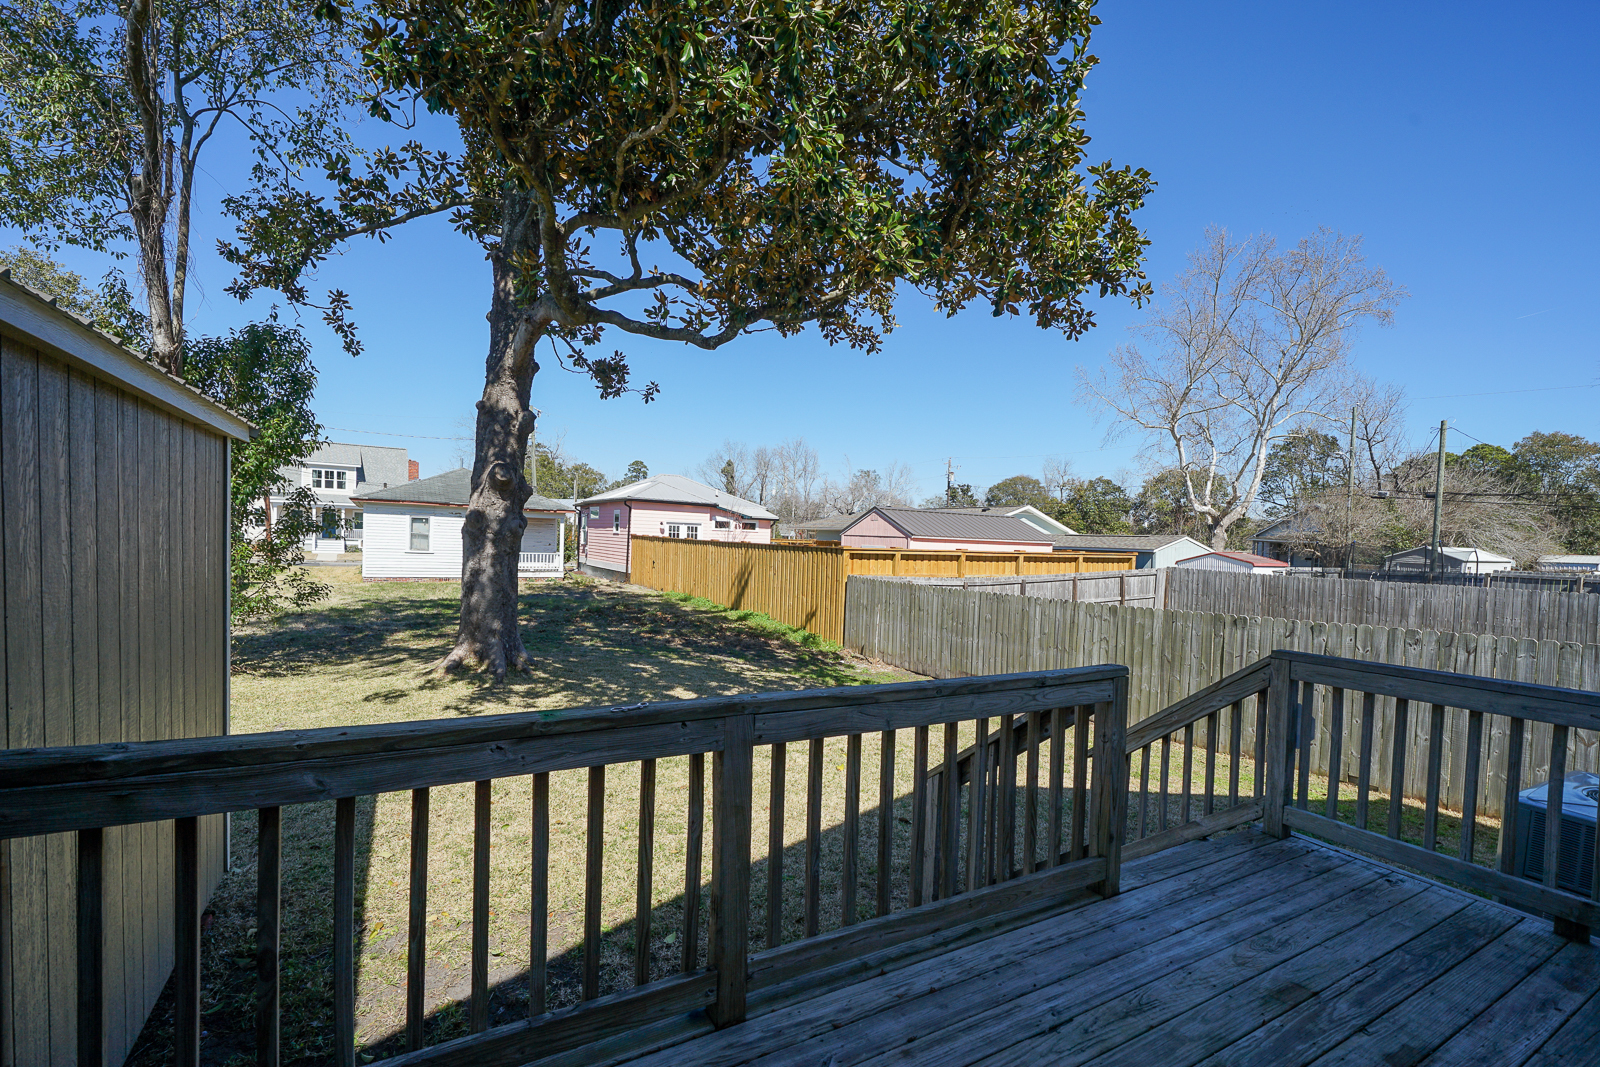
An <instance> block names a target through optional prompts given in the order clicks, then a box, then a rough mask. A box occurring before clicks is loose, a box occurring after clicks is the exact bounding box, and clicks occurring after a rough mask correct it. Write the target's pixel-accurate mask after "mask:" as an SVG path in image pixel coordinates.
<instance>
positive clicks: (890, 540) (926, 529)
mask: <svg viewBox="0 0 1600 1067" xmlns="http://www.w3.org/2000/svg"><path fill="white" fill-rule="evenodd" d="M839 542H840V544H843V545H846V546H848V547H850V548H902V549H906V548H909V549H924V550H930V551H937V552H1049V551H1051V550H1052V549H1053V548H1054V547H1055V543H1054V541H1053V540H1052V539H1051V538H1050V536H1049V535H1048V534H1046V533H1045V532H1044V531H1043V530H1041V529H1039V527H1037V526H1035V525H1033V524H1032V523H1028V522H1024V521H1023V520H1022V519H1019V518H1017V517H1016V516H1014V515H1001V514H997V513H994V512H983V511H969V510H965V509H961V510H957V509H953V508H952V509H949V510H945V509H940V508H872V509H871V510H869V511H867V512H864V513H863V514H862V515H861V516H860V517H859V518H857V519H856V520H855V521H854V522H852V523H851V524H850V525H849V526H846V527H845V528H844V529H843V530H841V531H840V533H839Z"/></svg>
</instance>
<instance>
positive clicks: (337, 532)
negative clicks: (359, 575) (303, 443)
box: [267, 441, 417, 558]
mask: <svg viewBox="0 0 1600 1067" xmlns="http://www.w3.org/2000/svg"><path fill="white" fill-rule="evenodd" d="M278 474H279V475H281V476H282V477H283V478H284V480H285V481H287V482H288V483H289V484H290V486H294V487H299V488H303V489H309V490H311V495H312V496H314V497H316V498H317V508H318V512H319V517H320V518H321V520H322V529H321V530H320V531H319V532H318V534H317V536H315V537H308V538H307V539H306V551H307V552H309V553H313V554H315V555H317V556H318V557H321V558H333V557H334V556H336V555H337V554H338V553H340V552H343V551H344V550H345V548H346V545H347V543H350V544H360V543H361V539H362V534H363V529H362V527H363V524H364V517H363V515H362V513H361V507H360V505H359V504H357V503H356V500H355V498H356V497H358V496H360V495H361V494H364V493H370V492H373V491H375V490H380V489H387V488H389V487H391V486H397V485H404V484H405V483H406V482H408V481H411V480H413V479H415V478H416V477H417V463H416V461H415V460H413V459H408V458H407V457H406V450H405V449H403V448H383V447H380V446H377V445H352V444H345V443H342V442H337V441H334V442H329V443H328V444H325V445H323V446H322V447H320V448H318V449H317V450H316V451H315V452H313V453H311V455H309V456H307V457H306V459H305V461H304V462H303V463H300V464H298V465H296V466H293V467H279V468H278ZM284 502H285V496H284V494H282V493H273V494H272V495H271V496H270V497H269V498H268V504H267V518H268V521H269V522H274V523H275V522H277V521H278V519H279V518H280V517H281V516H282V514H283V506H284Z"/></svg>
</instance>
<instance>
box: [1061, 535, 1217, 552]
mask: <svg viewBox="0 0 1600 1067" xmlns="http://www.w3.org/2000/svg"><path fill="white" fill-rule="evenodd" d="M1187 536H1188V535H1187V534H1072V535H1071V536H1058V537H1053V538H1051V540H1052V541H1054V542H1055V543H1056V544H1057V545H1058V546H1060V547H1061V548H1077V549H1083V550H1084V551H1091V550H1093V549H1097V548H1098V549H1103V550H1105V551H1108V552H1154V551H1156V550H1157V549H1161V548H1166V547H1167V546H1168V545H1170V544H1172V543H1173V542H1175V541H1182V540H1183V539H1184V538H1185V537H1187Z"/></svg>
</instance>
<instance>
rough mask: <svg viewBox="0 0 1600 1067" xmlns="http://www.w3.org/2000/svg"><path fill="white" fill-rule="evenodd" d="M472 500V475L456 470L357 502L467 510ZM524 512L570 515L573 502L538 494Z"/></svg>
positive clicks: (405, 484) (375, 493) (373, 492)
mask: <svg viewBox="0 0 1600 1067" xmlns="http://www.w3.org/2000/svg"><path fill="white" fill-rule="evenodd" d="M330 462H331V461H330ZM471 497H472V472H471V471H470V470H468V469H467V468H465V467H457V468H456V469H455V470H453V471H445V472H444V473H443V474H435V475H434V476H433V477H432V478H418V479H417V480H416V481H414V482H405V483H404V484H402V485H394V486H390V487H389V488H388V489H375V490H373V491H372V492H370V493H363V494H362V495H361V496H359V497H357V498H356V499H358V500H370V501H372V502H374V503H378V502H380V501H381V502H389V503H398V504H446V505H453V506H456V507H463V508H464V507H466V506H467V504H469V503H470V502H471ZM522 510H523V511H571V510H572V501H570V500H551V499H550V498H549V497H544V496H540V495H539V494H537V493H535V494H534V495H533V496H530V497H529V498H528V502H527V503H526V504H524V505H523V506H522Z"/></svg>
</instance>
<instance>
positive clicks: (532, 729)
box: [0, 666, 1127, 1067]
mask: <svg viewBox="0 0 1600 1067" xmlns="http://www.w3.org/2000/svg"><path fill="white" fill-rule="evenodd" d="M1126 710H1127V670H1126V668H1123V667H1116V666H1109V667H1091V668H1082V669H1076V670H1065V671H1045V672H1038V673H1032V674H1017V675H1004V676H994V677H985V678H967V679H955V680H948V681H932V682H914V683H904V684H896V685H885V686H870V687H854V688H843V689H831V690H815V691H809V692H801V693H777V694H764V695H760V696H751V697H727V698H716V699H705V700H692V701H685V702H680V703H670V704H658V705H631V706H628V707H621V708H601V709H596V710H587V711H575V712H568V713H563V714H560V715H550V714H549V713H525V714H512V715H501V716H493V717H489V718H485V719H479V720H472V721H462V720H441V721H434V722H419V723H396V724H389V725H380V726H367V727H350V728H330V729H322V730H311V731H301V732H290V733H276V734H255V735H245V736H234V737H210V738H191V739H186V740H181V741H168V742H146V743H135V744H122V745H101V746H84V747H74V748H55V749H48V750H17V751H11V752H6V753H0V783H3V787H0V840H3V839H7V838H17V837H26V836H32V835H40V834H48V833H65V832H71V833H75V834H76V835H77V849H78V856H79V864H78V880H79V884H78V888H77V901H78V912H77V914H78V946H79V953H78V958H79V961H80V966H79V970H78V1012H79V1019H80V1025H79V1028H78V1034H79V1054H78V1062H79V1063H80V1064H84V1065H94V1064H99V1063H101V1062H102V1060H103V1055H102V1047H101V1040H102V1039H101V1032H102V1027H100V1026H99V1025H96V1021H97V1020H99V1019H101V1017H102V1014H103V1012H104V1011H105V1003H104V967H105V962H106V961H104V960H103V959H102V955H101V953H102V946H103V924H102V916H101V900H102V885H101V881H100V880H101V878H102V869H101V864H100V863H99V862H98V861H99V857H100V855H101V848H102V840H103V833H102V831H103V828H104V827H108V826H118V825H128V824H134V823H142V822H153V821H160V820H169V819H170V820H174V822H175V834H176V836H175V839H176V848H175V850H174V852H175V857H176V859H175V864H174V870H173V878H174V880H175V889H176V892H175V893H174V894H173V899H174V901H175V910H176V921H177V954H176V959H177V962H176V965H175V970H174V977H175V981H174V990H175V993H176V1008H175V1016H176V1022H177V1032H176V1035H175V1045H176V1048H177V1060H178V1062H179V1063H180V1064H195V1063H197V1062H198V1060H199V1050H200V1040H201V1033H200V1003H201V1002H200V995H201V953H200V929H201V928H200V918H201V908H202V906H203V903H204V902H203V901H202V900H201V899H200V893H199V874H198V859H197V851H196V848H195V847H194V845H195V840H196V826H197V819H198V818H199V817H200V816H203V815H209V814H213V813H218V812H227V811H243V810H250V809H255V810H256V811H257V812H258V819H257V825H258V835H259V836H258V847H259V861H258V864H257V878H258V884H257V919H256V947H255V953H256V972H257V980H258V981H257V996H256V1020H255V1022H256V1060H257V1062H258V1063H261V1064H276V1063H277V1062H278V1053H279V1047H278V1042H279V1034H278V1028H279V1018H278V1011H279V995H280V987H279V952H280V938H281V930H280V918H279V917H280V906H281V882H282V873H283V872H282V862H281V857H282V826H283V821H282V808H283V806H284V805H290V804H303V803H308V802H316V801H334V802H335V820H334V832H333V840H332V842H331V843H332V847H333V858H334V871H333V877H334V885H333V915H334V930H333V952H332V969H333V978H334V981H333V994H334V995H333V1005H332V1029H333V1032H334V1035H335V1040H334V1043H333V1048H334V1054H335V1060H336V1062H337V1063H340V1064H352V1065H353V1064H354V1062H355V1060H356V1044H355V1005H356V958H357V951H356V950H357V945H356V940H355V930H356V924H355V918H356V916H355V908H356V881H355V878H356V875H355V871H356V866H357V864H356V860H357V857H356V837H357V835H356V798H358V797H361V796H369V795H372V794H376V793H387V792H395V791H409V792H410V794H411V833H410V877H409V915H410V920H409V921H410V925H409V930H408V934H407V943H408V950H407V969H406V992H405V1005H406V1007H405V1020H406V1021H405V1033H406V1035H407V1040H408V1047H409V1051H407V1052H406V1053H404V1054H402V1055H400V1056H399V1057H397V1058H394V1059H391V1060H390V1061H389V1062H392V1063H395V1064H405V1065H417V1064H434V1063H451V1064H460V1063H468V1062H470V1063H471V1064H472V1065H473V1067H492V1065H496V1064H520V1063H523V1062H526V1061H527V1060H529V1059H531V1058H533V1057H534V1056H536V1055H547V1054H551V1053H554V1052H556V1051H560V1050H562V1049H567V1048H572V1047H576V1046H578V1045H581V1044H585V1043H587V1042H589V1041H593V1040H596V1039H598V1038H601V1037H603V1036H605V1035H607V1034H609V1033H615V1032H620V1031H624V1030H631V1029H633V1028H635V1027H638V1026H641V1025H644V1024H646V1023H649V1022H650V1021H652V1020H658V1019H663V1018H666V1017H668V1016H672V1015H677V1014H680V1013H683V1012H687V1011H691V1010H695V1009H700V1008H704V1009H705V1010H706V1012H707V1013H708V1015H709V1016H710V1018H711V1019H712V1020H713V1021H714V1022H715V1023H716V1024H717V1025H719V1026H725V1025H728V1024H731V1023H735V1022H738V1021H740V1020H741V1019H743V1018H744V1017H745V1014H746V1011H747V1000H748V998H749V997H750V996H751V994H752V993H757V994H760V993H761V992H762V991H764V990H772V989H775V988H776V987H778V986H780V985H782V984H784V983H790V982H794V981H795V980H797V979H798V980H802V981H816V980H819V976H826V975H827V974H830V973H831V974H842V973H846V972H849V971H850V970H851V968H852V967H855V968H859V967H860V966H864V965H865V964H864V963H863V961H864V960H869V959H870V954H871V953H873V952H876V951H879V950H881V949H884V948H886V947H889V946H893V945H897V944H901V943H903V942H905V941H908V940H911V939H915V938H918V937H922V936H925V935H927V934H930V933H934V932H941V931H948V930H949V929H950V928H951V927H953V926H956V925H959V924H962V923H968V922H973V921H975V920H980V919H983V918H985V917H986V916H993V915H996V914H1001V913H1007V914H1019V913H1023V912H1026V911H1027V910H1028V909H1029V908H1030V907H1031V908H1040V907H1048V906H1053V905H1054V904H1056V903H1059V902H1060V901H1061V900H1063V899H1065V898H1066V897H1067V896H1068V895H1069V894H1071V893H1073V892H1076V891H1082V890H1094V891H1099V892H1101V893H1103V894H1106V895H1110V894H1114V893H1115V892H1116V891H1117V887H1118V880H1119V871H1120V862H1121V860H1120V852H1119V849H1120V847H1121V840H1122V834H1121V833H1120V830H1119V828H1120V827H1121V826H1122V824H1123V821H1124V817H1125V804H1126V797H1125V793H1124V792H1123V786H1124V784H1125V779H1124V778H1123V776H1122V775H1121V774H1120V773H1118V771H1119V769H1125V768H1126V766H1127V762H1126V757H1125V754H1124V752H1123V739H1124V736H1125V732H1126ZM990 720H995V725H996V727H997V729H996V731H995V732H994V733H993V734H991V733H990V732H989V724H990ZM969 723H970V725H968V724H969ZM935 728H937V729H938V733H937V735H935V733H934V732H933V731H934V730H935ZM906 730H909V731H911V732H912V734H911V745H910V746H909V747H910V748H911V764H912V765H911V768H910V775H909V781H910V783H911V791H912V802H913V803H912V806H911V821H912V824H913V825H912V828H911V848H910V856H909V862H906V863H903V864H902V863H898V862H896V855H895V853H894V851H893V850H892V849H891V847H890V842H891V841H892V839H893V837H894V836H895V834H894V831H895V824H896V821H897V816H896V814H895V805H896V801H897V796H898V793H897V789H898V787H897V784H896V778H897V774H896V770H897V768H903V767H904V764H903V760H904V752H903V750H902V751H900V752H897V744H896V742H897V732H898V731H906ZM1091 732H1092V735H1093V736H1092V746H1091V744H1090V734H1091ZM871 735H876V737H877V748H878V765H879V772H878V778H879V795H878V811H877V819H878V823H879V826H878V829H879V833H878V851H877V855H876V857H875V862H870V861H868V858H866V857H863V856H862V855H861V854H860V850H859V848H858V840H859V837H860V836H861V835H860V828H861V826H862V823H863V818H862V815H863V813H862V811H861V792H862V789H861V785H862V761H863V759H864V756H865V754H864V752H863V748H864V745H865V744H866V743H868V742H867V739H868V738H869V737H870V736H871ZM935 736H937V738H938V740H939V742H940V743H941V748H942V753H941V754H942V760H941V761H940V762H939V763H938V764H937V765H936V766H932V767H930V765H929V764H930V762H931V761H932V760H933V759H935V758H936V757H935V753H934V752H933V750H932V749H931V745H932V743H933V740H934V738H935ZM830 738H843V739H845V749H846V755H845V764H846V766H845V797H844V822H843V873H842V876H841V878H840V892H841V894H842V897H843V899H842V901H841V904H842V907H841V910H840V912H839V915H840V922H839V925H838V927H837V928H835V929H832V930H824V929H823V928H822V926H823V923H822V921H821V913H822V908H821V903H822V902H821V894H822V880H821V878H820V876H819V872H820V866H821V854H820V841H821V831H822V814H821V811H822V792H823V785H822V783H823V772H824V767H823V753H824V747H823V746H824V744H825V742H826V741H827V739H830ZM964 738H970V743H969V744H967V745H966V746H965V748H963V747H962V742H963V739H964ZM1069 739H1070V740H1069ZM795 744H804V745H805V746H806V753H807V762H806V767H805V771H804V773H805V776H806V783H807V789H806V796H807V823H806V840H805V852H804V855H805V862H804V877H803V881H802V885H801V889H800V892H801V893H802V895H803V902H802V914H803V927H804V933H803V936H802V937H801V938H799V939H798V940H791V941H789V942H788V943H784V942H785V935H784V931H782V930H778V929H775V928H774V927H775V924H776V916H777V915H779V914H781V912H782V908H781V903H782V899H783V896H784V893H785V889H784V886H785V880H784V878H783V874H782V857H783V851H784V849H783V845H784V836H783V832H782V827H783V815H782V808H783V799H784V796H785V788H784V785H785V778H786V774H787V767H786V763H787V749H788V746H790V745H795ZM1069 745H1070V748H1071V751H1072V779H1071V781H1070V783H1069V781H1068V779H1067V777H1066V775H1067V753H1068V750H1069ZM763 746H770V750H771V763H770V767H771V771H770V781H771V789H772V796H771V820H772V821H771V825H770V826H769V827H768V833H769V841H770V842H771V856H770V860H769V865H768V869H767V874H768V876H767V879H766V882H767V885H766V888H765V893H764V895H765V898H766V899H764V900H763V899H761V897H762V896H763V894H762V893H761V891H760V887H758V886H754V885H753V884H752V863H751V834H752V831H753V826H752V822H753V808H754V800H755V779H754V775H753V767H754V758H755V755H756V752H757V751H758V749H759V748H760V747H763ZM1046 746H1048V749H1047V747H1046ZM708 754H709V755H710V757H711V775H712V789H711V797H712V799H711V804H710V808H711V810H710V812H709V823H710V826H709V829H710V832H711V853H712V854H711V856H710V867H711V873H710V879H709V888H710V894H709V900H707V901H705V902H704V907H705V914H706V917H707V919H708V928H709V936H708V939H707V946H708V948H707V955H706V957H705V958H704V959H702V958H701V956H700V950H699V946H700V940H699V937H698V930H699V923H700V917H701V907H702V900H701V890H702V880H703V879H702V874H703V863H704V858H705V857H704V856H703V845H704V841H705V832H706V830H707V829H708V827H707V825H706V823H707V821H708V813H707V812H706V811H705V805H704V795H705V793H704V781H705V770H706V767H705V764H706V756H707V755H708ZM1047 754H1048V762H1047V763H1044V766H1043V769H1041V767H1042V761H1044V760H1045V758H1046V755H1047ZM672 757H687V758H688V778H689V782H688V785H689V797H688V801H687V809H686V810H687V818H686V821H685V828H684V833H685V838H686V848H685V855H686V861H685V869H684V881H683V892H684V909H683V912H684V918H683V929H682V931H681V934H682V942H681V943H682V960H681V968H680V970H681V973H679V974H678V975H676V976H674V977H668V978H664V979H663V978H658V979H657V980H655V981H651V980H650V978H651V973H650V967H649V962H650V959H649V955H648V951H649V949H648V946H649V943H650V940H651V939H650V936H649V924H650V912H651V886H652V856H653V854H654V842H655V832H656V822H657V820H656V818H655V806H656V761H658V760H660V759H664V758H672ZM618 764H628V765H635V764H636V765H637V766H638V768H639V769H638V774H639V790H638V795H639V821H638V856H639V863H638V881H637V894H636V901H635V909H636V916H635V923H636V924H637V925H636V929H635V931H634V941H635V945H636V946H637V952H638V956H639V958H638V960H636V968H635V974H634V986H633V987H632V988H629V989H625V990H621V991H618V992H614V993H611V994H610V995H605V996H602V995H601V993H602V990H601V983H600V945H601V937H602V929H601V925H602V923H601V915H602V903H603V902H602V893H603V884H604V883H603V877H602V874H603V871H602V868H603V864H604V857H605V850H604V840H603V839H604V826H605V806H606V792H605V782H606V777H607V774H608V773H615V770H613V768H615V767H616V765H618ZM951 767H955V768H956V769H957V770H956V773H953V774H952V773H947V769H948V768H951ZM584 768H587V773H588V790H587V798H586V799H587V803H586V806H585V807H586V810H585V812H584V816H583V817H584V818H585V819H586V821H587V834H588V838H587V855H586V865H585V870H584V887H585V889H584V907H583V939H582V1002H581V1003H579V1004H577V1005H576V1006H573V1007H568V1008H564V1009H562V1010H559V1011H548V1010H547V1007H548V1002H547V985H546V974H545V966H544V964H545V960H546V958H547V955H548V948H549V930H548V921H547V918H546V917H547V915H548V913H549V909H548V901H549V896H548V894H549V884H550V883H549V870H548V867H549V854H550V824H551V807H552V803H551V791H550V775H551V773H553V772H559V771H565V770H575V769H584ZM513 776H525V777H527V778H528V780H529V794H528V796H529V802H528V813H529V816H530V818H531V839H532V849H531V854H530V862H529V868H528V877H529V881H528V883H527V884H528V886H529V896H530V915H531V920H530V924H529V931H528V937H529V950H530V957H529V958H530V961H531V965H530V969H529V973H528V992H529V997H528V1005H529V1007H528V1012H529V1017H528V1018H526V1019H523V1020H520V1021H518V1022H516V1023H511V1024H506V1025H500V1026H495V1027H491V1026H490V1025H489V1021H490V1016H489V980H488V975H489V941H488V921H489V870H490V863H489V861H490V828H491V825H492V822H493V820H494V813H493V812H492V811H491V800H492V794H491V784H492V782H493V781H494V780H496V779H503V778H507V777H513ZM905 777H906V776H904V775H901V781H904V780H905ZM468 782H471V783H475V784H474V794H473V795H474V804H473V816H472V819H473V840H474V846H473V849H472V907H471V913H472V914H471V928H472V937H471V971H470V973H471V981H470V1003H469V1017H470V1029H471V1033H470V1035H469V1036H466V1037H461V1038H457V1039H454V1040H451V1041H447V1042H443V1043H440V1044H436V1045H432V1046H425V1045H424V1041H423V1038H424V1025H423V1024H424V1017H425V1012H426V1006H427V1002H426V999H425V990H424V973H425V965H426V929H427V918H428V903H427V901H428V836H429V790H430V789H432V788H435V787H440V786H445V785H450V784H454V783H468ZM502 814H503V813H502ZM573 814H574V815H575V814H576V813H573ZM1019 822H1020V823H1021V827H1020V833H1019V832H1018V831H1019V827H1018V823H1019ZM1019 845H1020V851H1019ZM902 888H903V889H904V893H902V892H901V891H900V890H901V889H902ZM868 893H870V894H871V896H870V897H867V896H866V894H868ZM868 900H870V901H871V904H870V906H869V905H868V904H867V901H868ZM901 901H903V902H904V903H903V906H901V907H900V908H899V909H898V910H896V908H895V904H896V903H897V902H901ZM757 903H760V904H762V905H764V906H765V909H766V916H767V929H766V931H765V936H764V938H763V941H764V946H765V947H763V948H762V949H761V950H760V951H752V941H753V939H754V938H755V936H756V935H757V934H758V933H759V931H755V930H752V926H753V925H754V923H753V917H754V916H755V915H757V914H758V908H757V907H756V906H755V905H756V904H757ZM829 910H830V912H831V908H830V909H829ZM864 911H870V912H871V914H870V915H863V914H862V912H864Z"/></svg>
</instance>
